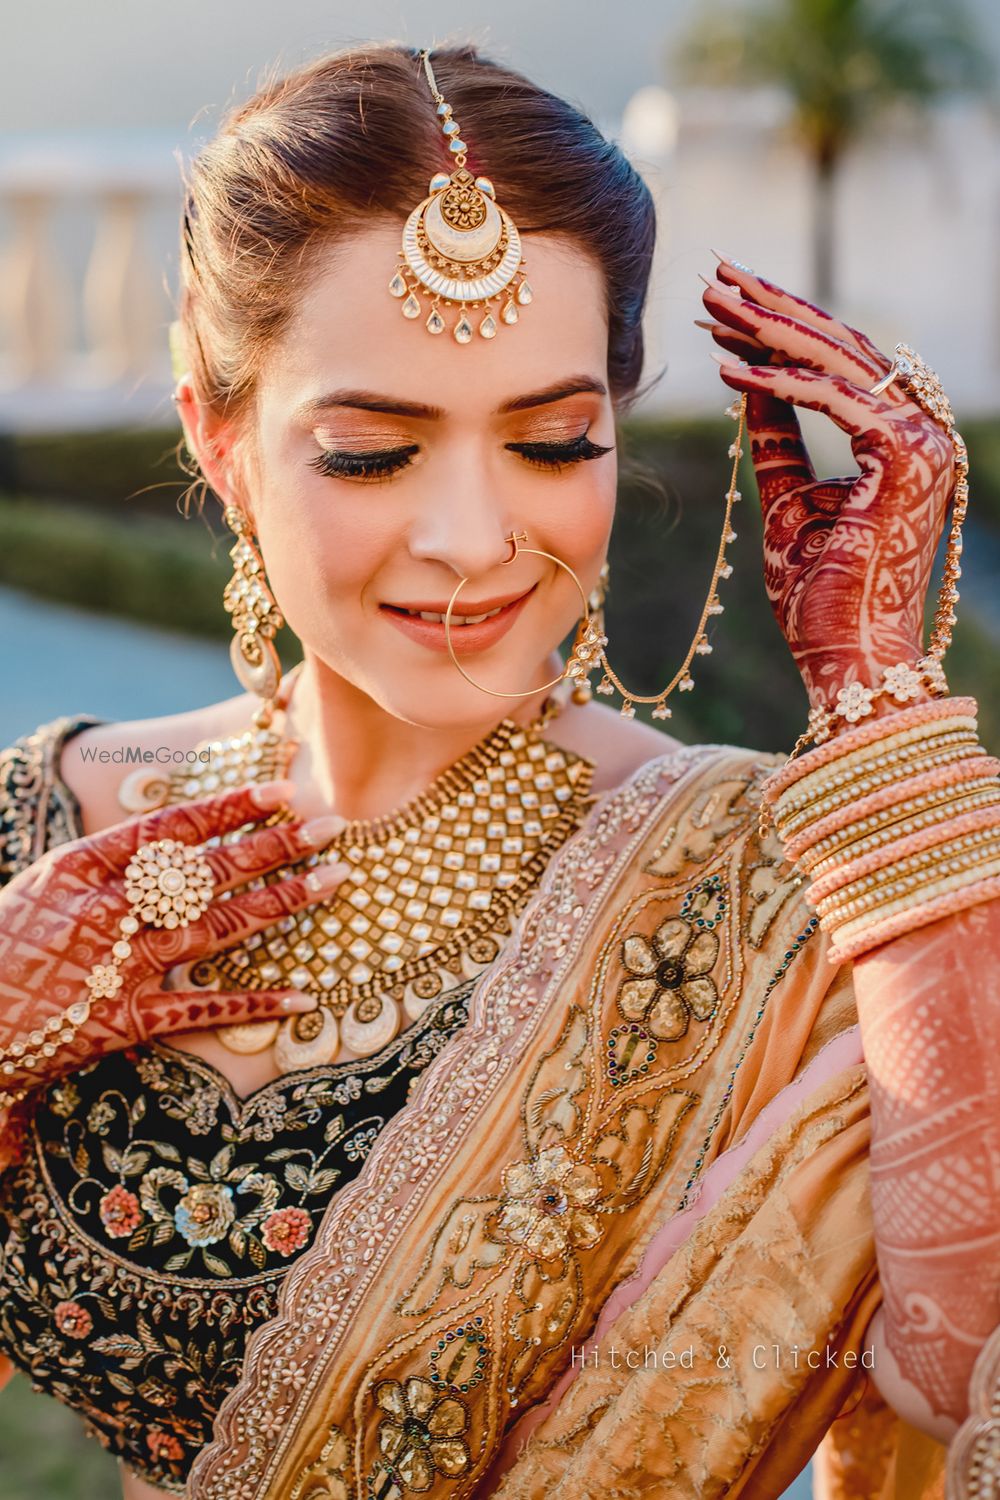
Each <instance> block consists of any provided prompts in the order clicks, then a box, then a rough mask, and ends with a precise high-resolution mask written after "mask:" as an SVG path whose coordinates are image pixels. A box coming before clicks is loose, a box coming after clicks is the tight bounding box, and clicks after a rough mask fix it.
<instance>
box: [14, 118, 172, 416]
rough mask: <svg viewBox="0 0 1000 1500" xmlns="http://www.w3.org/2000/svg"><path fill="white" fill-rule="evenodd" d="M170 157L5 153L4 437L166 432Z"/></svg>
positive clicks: (67, 148) (64, 150)
mask: <svg viewBox="0 0 1000 1500" xmlns="http://www.w3.org/2000/svg"><path fill="white" fill-rule="evenodd" d="M179 201H180V187H179V176H178V172H177V169H176V167H175V165H174V163H173V161H172V160H171V157H170V153H169V151H160V150H150V151H149V152H148V154H147V153H144V152H138V151H135V152H132V153H130V154H129V155H123V153H122V152H121V151H120V150H118V151H108V150H106V149H100V148H92V149H85V148H81V147H77V148H74V146H73V145H72V143H68V144H66V145H61V146H54V145H53V146H44V147H38V146H26V147H23V148H21V149H18V148H17V147H16V146H13V145H8V146H7V147H6V148H0V225H2V231H0V430H8V431H10V430H25V429H29V430H30V429H39V428H41V429H46V428H48V429H52V428H61V427H62V428H73V427H79V426H84V427H89V426H95V425H96V426H103V425H111V426H114V425H124V424H140V423H164V422H168V421H169V420H170V415H169V412H170V407H169V399H168V398H169V392H170V360H169V354H168V352H167V326H168V324H169V321H170V317H171V304H170V296H169V294H168V291H167V288H166V285H165V277H164V271H163V266H164V265H165V263H166V260H167V258H168V257H169V255H170V250H171V247H170V245H169V242H168V241H167V239H166V236H167V234H168V233H170V234H173V235H175V234H176V216H177V210H178V207H179Z"/></svg>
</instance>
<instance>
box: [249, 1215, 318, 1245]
mask: <svg viewBox="0 0 1000 1500" xmlns="http://www.w3.org/2000/svg"><path fill="white" fill-rule="evenodd" d="M311 1233H312V1216H311V1215H310V1214H308V1213H307V1212H306V1210H305V1209H304V1208H294V1207H293V1208H279V1209H277V1210H276V1211H275V1212H274V1213H273V1214H270V1215H269V1216H268V1218H266V1219H265V1220H264V1223H263V1225H262V1226H261V1239H262V1240H263V1241H264V1244H265V1245H266V1246H267V1248H268V1250H273V1251H274V1252H275V1253H276V1254H278V1255H294V1254H295V1252H296V1250H301V1249H302V1246H303V1245H304V1244H305V1243H306V1241H307V1240H308V1239H309V1236H310V1234H311Z"/></svg>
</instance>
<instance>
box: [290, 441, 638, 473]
mask: <svg viewBox="0 0 1000 1500" xmlns="http://www.w3.org/2000/svg"><path fill="white" fill-rule="evenodd" d="M506 447H507V448H508V450H509V451H510V452H511V453H517V454H519V455H520V457H521V458H523V459H524V460H525V462H526V463H529V464H531V465H532V466H533V467H535V468H539V469H547V470H549V471H550V472H556V473H558V472H560V471H561V470H562V469H564V468H566V467H567V466H568V465H570V464H578V463H585V462H587V461H588V460H589V459H592V458H601V457H602V456H603V455H604V454H605V453H610V452H611V449H610V448H602V447H601V445H600V444H599V443H592V442H591V441H590V437H589V435H588V433H586V432H584V433H581V435H580V436H579V437H578V438H574V439H573V441H572V442H570V443H507V444H506ZM419 451H420V450H419V449H418V448H416V447H414V446H410V447H407V448H387V449H386V450H385V451H384V452H382V453H335V452H331V451H330V450H329V449H325V450H324V451H323V452H322V453H318V454H317V455H316V457H315V458H311V459H310V460H309V467H310V468H312V469H315V470H316V471H317V473H319V474H325V475H327V476H329V477H331V478H335V479H345V478H346V479H368V480H375V481H379V480H382V481H384V480H386V479H391V478H392V476H393V475H394V474H398V473H399V472H400V470H402V469H406V468H408V467H409V464H410V460H411V459H412V458H413V455H414V454H415V453H418V452H419Z"/></svg>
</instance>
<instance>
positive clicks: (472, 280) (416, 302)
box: [389, 52, 532, 344]
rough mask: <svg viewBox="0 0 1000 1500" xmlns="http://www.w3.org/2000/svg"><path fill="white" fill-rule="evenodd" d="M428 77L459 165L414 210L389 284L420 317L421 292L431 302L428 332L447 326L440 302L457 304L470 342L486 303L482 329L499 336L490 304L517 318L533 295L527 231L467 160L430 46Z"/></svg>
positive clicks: (461, 336)
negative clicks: (524, 253)
mask: <svg viewBox="0 0 1000 1500" xmlns="http://www.w3.org/2000/svg"><path fill="white" fill-rule="evenodd" d="M421 56H422V58H423V62H424V69H425V71H426V73H427V81H428V83H429V84H430V86H431V90H432V92H433V94H434V97H435V99H436V100H437V112H438V115H439V117H440V118H441V120H442V122H443V123H442V127H441V128H442V130H443V132H444V135H445V137H446V139H447V141H448V146H449V149H450V150H451V151H452V152H453V153H454V155H455V170H454V171H453V172H452V173H451V174H450V175H449V174H448V173H447V172H436V173H435V174H434V176H433V177H432V178H431V181H430V192H429V196H428V197H426V198H425V199H424V200H423V202H422V203H420V204H418V206H417V207H416V208H415V209H414V210H413V212H412V213H411V214H410V216H409V218H408V219H407V221H406V224H405V226H404V229H403V240H402V246H401V248H400V258H399V266H398V268H397V270H396V274H395V275H394V276H393V278H392V280H391V281H390V282H389V291H390V292H391V293H392V295H393V296H394V297H399V298H402V299H403V302H402V312H403V316H404V317H405V318H419V317H420V316H421V314H422V312H423V308H422V306H421V302H420V297H421V296H424V297H426V298H427V299H428V300H429V302H430V311H429V313H428V315H427V318H426V321H425V325H424V326H425V327H426V329H427V331H428V333H435V334H437V333H443V332H444V331H445V328H446V327H447V326H448V325H447V324H446V322H445V320H444V317H443V316H442V313H441V309H442V306H451V307H458V308H459V309H460V314H459V318H458V321H457V322H456V323H455V325H454V327H453V328H452V334H453V335H454V337H455V339H456V341H457V342H458V343H459V344H468V343H469V342H470V341H471V339H472V336H473V333H474V332H476V331H477V329H476V328H474V327H473V324H472V320H471V318H470V316H469V314H470V312H471V311H472V310H473V309H476V308H482V309H484V315H483V317H482V318H480V320H479V323H478V332H479V334H480V335H481V337H482V338H484V339H492V338H495V337H496V334H497V332H498V329H499V323H498V321H497V318H495V317H494V316H493V312H492V311H491V307H492V305H493V304H494V303H496V304H499V303H501V302H502V304H503V306H502V308H500V311H499V320H500V322H502V323H507V324H513V323H516V322H517V320H518V318H519V316H520V313H519V308H521V307H525V306H527V304H528V303H529V302H530V301H531V297H532V293H531V287H530V286H529V285H528V282H527V281H526V280H525V278H524V275H523V265H524V262H523V261H522V259H521V236H520V234H519V233H518V231H517V226H516V225H515V223H514V221H513V220H512V219H511V217H510V215H509V214H507V213H505V212H504V210H503V209H502V208H501V207H500V205H499V204H498V203H497V201H496V190H495V188H494V186H493V184H492V182H491V181H490V179H489V178H488V177H474V176H473V174H472V173H471V172H470V171H469V170H468V168H467V167H466V164H465V162H466V155H465V153H466V150H467V147H466V143H465V141H463V140H462V137H461V132H460V130H459V127H458V123H457V121H456V120H454V119H453V118H452V113H451V106H450V105H449V104H446V103H445V100H444V98H443V97H442V95H441V94H440V93H439V91H438V87H437V84H436V82H435V80H434V74H433V73H432V71H431V66H430V59H429V57H428V54H427V53H426V52H424V53H422V54H421Z"/></svg>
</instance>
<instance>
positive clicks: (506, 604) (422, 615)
mask: <svg viewBox="0 0 1000 1500" xmlns="http://www.w3.org/2000/svg"><path fill="white" fill-rule="evenodd" d="M534 589H535V585H534V584H532V586H531V588H530V589H526V590H525V592H524V593H523V594H518V595H517V596H516V597H515V598H513V599H505V600H504V601H503V603H501V604H497V605H496V606H495V607H494V608H492V609H488V610H485V611H483V612H482V613H480V614H467V613H465V612H464V611H460V610H457V609H454V610H452V613H451V623H452V625H454V626H455V627H456V628H461V627H462V626H463V625H480V624H482V622H483V620H492V619H494V618H495V617H496V616H497V615H499V614H502V613H503V612H504V610H505V609H510V607H511V605H513V604H520V603H521V601H522V599H526V598H527V596H528V594H530V593H533V592H534ZM382 608H383V609H388V610H391V611H392V613H393V614H395V615H405V616H407V617H408V618H409V619H411V620H429V621H430V622H431V623H432V624H434V625H443V624H444V619H445V614H446V613H447V610H446V609H444V610H436V609H407V608H406V606H405V605H401V604H383V606H382Z"/></svg>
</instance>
